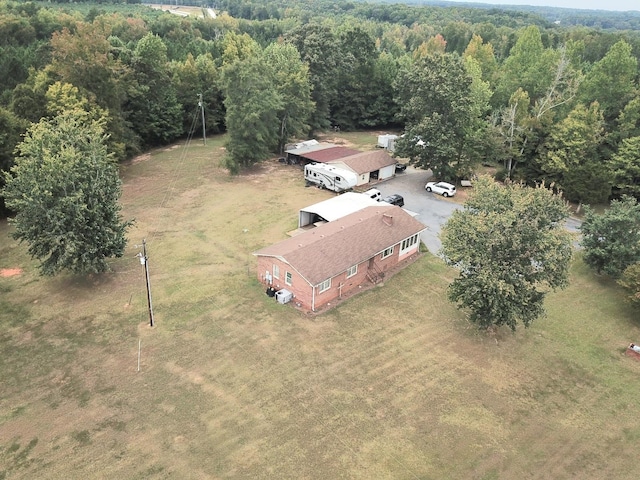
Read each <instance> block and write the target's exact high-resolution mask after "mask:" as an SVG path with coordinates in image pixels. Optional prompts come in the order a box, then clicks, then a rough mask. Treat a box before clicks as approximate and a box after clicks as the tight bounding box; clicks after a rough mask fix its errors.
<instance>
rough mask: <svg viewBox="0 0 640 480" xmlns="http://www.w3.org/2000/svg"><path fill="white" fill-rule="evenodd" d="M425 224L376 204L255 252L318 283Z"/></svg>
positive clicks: (409, 235)
mask: <svg viewBox="0 0 640 480" xmlns="http://www.w3.org/2000/svg"><path fill="white" fill-rule="evenodd" d="M425 229H426V227H425V226H424V225H423V224H422V223H420V222H419V221H418V220H416V219H415V218H413V217H412V216H411V215H409V214H408V213H407V212H405V211H404V210H402V209H401V208H400V207H396V206H392V205H389V206H383V205H380V204H378V205H376V206H371V207H366V208H364V209H363V210H360V211H358V212H355V213H352V214H350V215H347V216H345V217H342V218H340V219H338V220H335V221H333V222H330V223H326V224H324V225H321V226H319V227H317V228H314V229H312V230H309V231H307V232H305V233H302V234H300V235H297V236H295V237H291V238H287V239H286V240H283V241H281V242H279V243H276V244H274V245H271V246H269V247H265V248H262V249H260V250H258V251H257V252H254V255H256V256H268V257H277V258H279V259H281V260H283V261H284V262H286V263H288V264H289V265H291V267H292V268H294V269H295V270H296V271H297V272H298V273H299V274H300V275H302V277H304V278H305V279H306V280H307V282H309V284H310V285H312V286H315V285H318V284H320V283H321V282H323V281H325V280H327V279H329V278H333V277H335V276H336V275H339V274H341V273H343V272H345V271H346V270H347V269H348V268H350V267H352V266H353V265H357V264H359V263H362V262H364V261H366V260H368V259H369V258H372V257H373V256H375V255H377V254H378V253H380V252H382V251H383V250H385V249H387V248H389V247H391V246H394V245H397V244H398V243H400V242H402V241H403V240H404V239H406V238H409V237H411V236H413V235H416V234H419V233H420V232H422V231H423V230H425Z"/></svg>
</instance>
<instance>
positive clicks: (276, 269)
mask: <svg viewBox="0 0 640 480" xmlns="http://www.w3.org/2000/svg"><path fill="white" fill-rule="evenodd" d="M273 278H280V267H279V266H278V265H276V264H275V263H274V264H273Z"/></svg>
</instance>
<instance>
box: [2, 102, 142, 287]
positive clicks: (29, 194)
mask: <svg viewBox="0 0 640 480" xmlns="http://www.w3.org/2000/svg"><path fill="white" fill-rule="evenodd" d="M18 151H19V156H18V157H17V158H16V160H15V165H14V166H13V167H12V168H11V170H10V172H9V173H5V174H4V180H5V182H6V185H5V187H4V188H3V189H2V192H1V193H2V195H4V198H5V202H6V204H7V207H8V208H10V209H11V210H12V211H14V212H15V217H14V218H12V223H13V225H14V226H15V232H14V233H13V237H14V238H16V239H17V240H20V241H21V242H23V241H24V242H26V243H28V244H29V254H31V256H32V257H33V258H37V259H38V260H40V262H41V263H40V270H41V273H42V274H44V275H55V274H57V273H59V272H60V271H62V270H70V271H72V272H74V273H99V272H104V271H106V270H107V269H108V264H107V258H110V257H120V256H122V254H123V252H124V247H125V244H126V237H125V233H126V230H127V228H128V227H129V226H130V225H131V222H130V221H123V220H122V219H121V216H120V210H121V208H120V205H119V204H118V198H119V197H120V194H121V182H120V179H119V178H118V168H117V165H116V164H115V162H114V161H113V160H112V159H111V158H110V155H109V154H108V153H107V148H106V145H105V136H104V133H103V127H102V125H101V123H100V122H99V121H95V120H91V119H90V118H89V117H88V115H87V114H86V112H83V111H80V110H74V111H67V112H64V113H62V114H60V115H58V116H57V117H54V118H53V119H43V120H41V121H40V122H39V123H37V124H34V125H32V127H31V128H29V130H28V131H27V134H26V137H25V139H24V141H23V142H22V143H21V144H19V145H18Z"/></svg>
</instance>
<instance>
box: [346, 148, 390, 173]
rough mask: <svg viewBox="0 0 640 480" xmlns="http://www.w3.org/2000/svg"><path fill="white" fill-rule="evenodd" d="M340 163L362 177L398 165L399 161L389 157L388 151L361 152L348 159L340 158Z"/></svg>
mask: <svg viewBox="0 0 640 480" xmlns="http://www.w3.org/2000/svg"><path fill="white" fill-rule="evenodd" d="M339 161H340V162H341V163H344V164H345V165H346V166H347V167H349V168H350V169H351V170H353V171H354V172H355V173H357V174H358V175H361V174H363V173H369V172H375V171H376V170H380V169H381V168H384V167H388V166H390V165H395V164H396V163H398V162H397V160H396V159H395V158H393V157H392V156H391V155H389V154H388V153H387V151H386V150H372V151H370V152H359V153H357V154H354V155H350V156H348V157H344V158H340V159H339ZM336 162H337V159H336ZM334 163H335V162H334Z"/></svg>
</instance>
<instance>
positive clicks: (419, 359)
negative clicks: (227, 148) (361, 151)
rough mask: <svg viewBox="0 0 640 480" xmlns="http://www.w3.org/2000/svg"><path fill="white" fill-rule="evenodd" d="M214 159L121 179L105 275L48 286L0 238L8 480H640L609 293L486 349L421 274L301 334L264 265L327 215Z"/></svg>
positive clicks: (578, 277)
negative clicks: (291, 234) (307, 222)
mask: <svg viewBox="0 0 640 480" xmlns="http://www.w3.org/2000/svg"><path fill="white" fill-rule="evenodd" d="M342 137H344V138H347V139H348V140H349V141H350V143H352V144H356V145H358V144H362V145H365V144H367V140H366V139H367V138H370V141H371V144H372V145H373V144H375V135H374V134H373V133H371V134H370V136H369V137H367V136H366V135H363V134H360V135H359V136H353V137H350V136H348V135H345V134H342ZM221 147H222V138H220V137H216V138H210V139H209V141H208V143H207V145H206V146H203V145H202V142H194V143H193V144H191V145H190V146H189V147H188V148H186V147H185V146H183V145H178V146H175V147H173V148H168V149H163V150H159V151H156V152H153V153H152V154H151V155H146V156H142V157H140V158H138V159H136V160H135V161H134V162H132V163H130V164H127V165H124V166H123V167H122V177H123V180H124V194H123V198H122V202H123V205H124V216H125V217H126V218H135V219H136V224H135V226H134V227H133V228H132V230H131V232H130V242H129V246H128V247H127V251H126V254H125V256H124V257H123V258H121V259H116V260H114V261H113V262H112V266H113V272H112V273H109V274H106V275H102V276H87V277H81V278H79V277H74V276H69V275H60V276H57V277H55V278H42V277H39V276H38V275H37V270H36V269H35V264H34V263H33V262H32V261H31V260H30V259H29V258H28V256H27V255H26V253H25V252H26V246H24V245H19V244H17V243H16V242H15V241H14V240H12V239H11V237H10V235H9V234H10V231H11V229H10V228H9V227H7V225H6V224H2V225H1V226H0V268H22V269H23V273H22V274H20V275H17V276H12V277H6V278H0V349H1V356H0V378H1V379H2V381H1V388H0V479H14V478H21V479H22V478H24V479H35V478H38V479H40V478H43V479H88V478H91V479H92V478H118V479H147V478H151V479H153V478H176V479H209V478H212V479H218V478H219V479H228V478H237V479H334V478H352V479H418V478H419V479H449V478H450V479H458V478H460V479H514V478H531V479H569V478H571V479H573V478H593V479H601V478H612V479H613V478H615V479H626V478H628V479H631V478H637V468H638V452H639V451H640V447H639V445H640V362H638V361H636V360H634V359H631V358H629V357H626V356H625V355H624V348H625V346H626V345H627V344H628V342H630V341H640V323H639V322H638V318H637V313H636V312H635V311H634V310H633V309H631V307H629V306H628V305H627V304H625V303H624V301H623V296H622V294H621V292H620V291H619V290H618V288H617V287H616V286H615V284H614V283H613V282H611V281H609V280H607V279H605V278H600V277H597V276H595V275H594V274H593V273H592V272H590V271H589V270H588V269H587V268H586V267H585V266H584V264H583V263H582V262H581V260H580V258H579V257H577V258H576V260H575V261H574V264H573V267H572V271H571V285H570V287H569V288H568V289H566V290H564V291H562V292H558V293H554V294H552V295H550V297H549V299H548V301H547V309H548V316H547V317H546V318H542V319H539V320H538V321H536V322H535V323H534V324H533V326H532V327H531V328H529V329H528V330H524V329H521V330H519V331H518V332H517V333H516V334H511V333H510V331H499V332H497V333H496V334H495V335H487V334H485V333H479V332H478V331H477V330H476V329H475V328H474V327H473V326H471V325H469V324H468V323H467V321H466V320H465V317H464V315H463V313H461V312H459V311H458V310H456V309H455V308H454V307H453V306H452V305H451V304H449V303H448V301H447V299H446V288H447V285H448V283H449V282H450V281H451V280H452V278H453V277H454V272H453V271H452V270H451V269H450V268H448V267H446V266H445V265H444V264H443V263H442V261H441V260H439V259H437V258H435V257H433V256H430V255H428V254H425V255H424V256H423V257H421V258H420V259H419V260H418V261H417V262H416V263H414V264H412V265H411V266H409V267H408V268H407V269H405V270H403V271H402V272H400V273H399V274H397V275H396V276H394V277H393V278H392V279H390V280H388V281H387V282H386V284H385V285H384V286H382V287H380V288H375V289H372V290H368V291H366V292H364V293H363V294H361V295H359V296H356V297H354V298H352V299H350V300H349V301H347V302H345V303H343V304H341V305H340V306H338V307H337V308H335V309H334V310H331V311H329V312H326V313H324V314H322V315H319V316H310V315H306V314H304V313H301V312H299V311H297V310H296V309H295V308H294V307H293V306H291V305H287V306H282V305H278V304H276V303H275V302H274V301H273V299H270V298H268V297H267V296H266V295H265V294H264V291H263V288H262V287H261V286H260V284H259V283H258V281H257V280H256V278H255V276H256V274H255V262H254V257H253V256H252V252H253V251H255V250H256V249H258V248H260V247H263V246H265V245H268V244H270V243H272V242H275V241H278V240H281V239H282V238H284V235H285V232H286V231H288V230H291V229H293V228H295V227H296V226H297V211H298V209H299V208H301V207H303V206H307V205H309V204H312V203H315V202H318V201H320V200H323V199H325V198H328V197H329V196H330V195H331V194H330V193H328V192H325V191H321V190H318V189H315V188H305V187H304V182H303V180H302V173H301V171H300V170H299V169H298V168H297V167H294V166H286V165H281V164H279V163H277V161H270V162H266V163H265V164H264V165H263V166H261V167H259V168H255V169H254V170H252V171H251V172H248V173H246V174H243V175H240V176H238V177H229V176H228V175H227V173H226V171H225V170H223V169H221V168H220V167H219V161H220V158H221V156H222V154H223V153H224V151H223V150H222V148H221ZM143 238H146V240H147V247H148V254H149V268H150V273H151V287H152V293H153V301H154V312H155V321H156V326H155V327H154V328H150V327H149V326H148V312H147V305H146V293H145V280H144V271H143V268H142V266H141V265H140V263H139V261H138V259H137V258H136V256H135V255H136V254H137V253H138V252H139V251H140V248H139V247H136V244H140V243H141V241H142V239H143ZM139 342H140V344H141V346H142V348H141V358H140V360H141V361H140V371H139V372H138V371H137V363H138V344H139Z"/></svg>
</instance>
